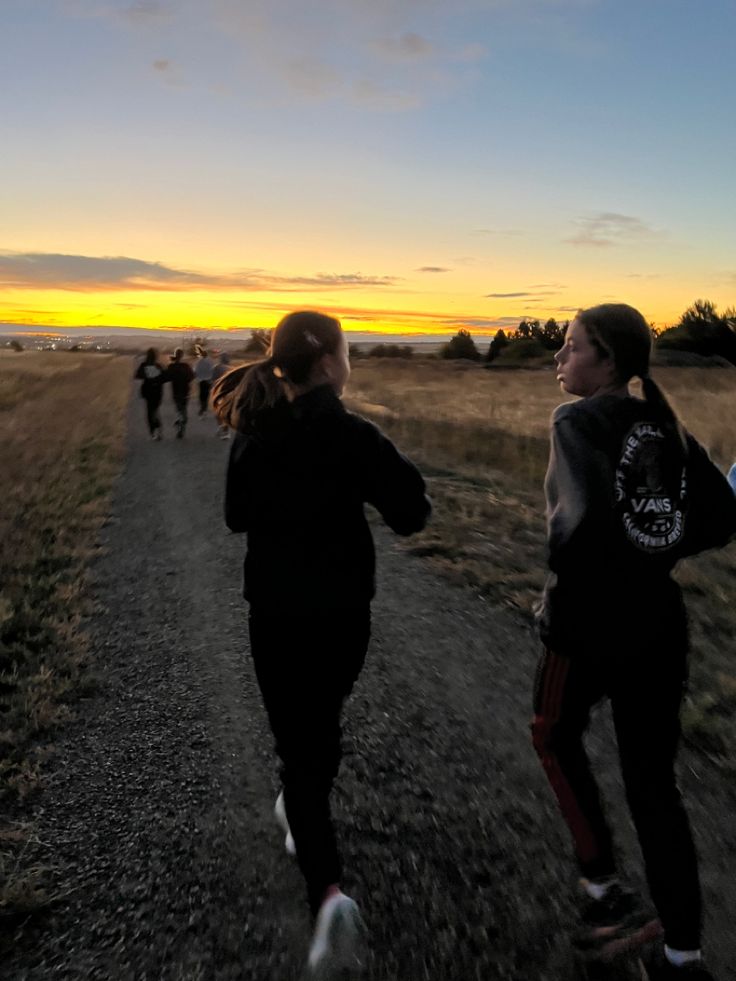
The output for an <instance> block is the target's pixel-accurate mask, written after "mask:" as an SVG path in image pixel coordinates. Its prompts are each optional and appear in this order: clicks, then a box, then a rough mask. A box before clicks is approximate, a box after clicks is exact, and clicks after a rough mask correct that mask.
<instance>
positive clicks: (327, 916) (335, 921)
mask: <svg viewBox="0 0 736 981" xmlns="http://www.w3.org/2000/svg"><path fill="white" fill-rule="evenodd" d="M365 951H366V928H365V924H364V923H363V919H362V917H361V915H360V911H359V910H358V907H357V905H356V903H355V902H354V901H353V900H352V899H350V897H349V896H346V895H345V894H344V893H342V892H340V891H339V890H335V891H334V892H333V893H331V895H329V896H328V898H327V899H325V901H324V902H323V903H322V905H321V906H320V909H319V913H318V914H317V922H316V924H315V927H314V935H313V937H312V944H311V946H310V948H309V957H308V958H307V973H308V976H309V978H310V979H312V981H338V979H340V981H342V979H347V978H353V977H356V976H357V975H358V974H360V973H361V972H362V970H363V968H364V967H365V959H366V958H365Z"/></svg>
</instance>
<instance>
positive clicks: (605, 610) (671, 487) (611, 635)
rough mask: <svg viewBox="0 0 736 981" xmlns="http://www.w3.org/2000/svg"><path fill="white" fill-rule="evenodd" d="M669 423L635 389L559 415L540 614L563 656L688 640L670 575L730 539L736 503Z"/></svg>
mask: <svg viewBox="0 0 736 981" xmlns="http://www.w3.org/2000/svg"><path fill="white" fill-rule="evenodd" d="M668 431H669V430H668V427H667V423H666V421H664V420H663V418H662V414H661V410H660V409H659V408H658V407H657V406H653V405H651V404H650V403H648V402H646V401H642V400H641V399H637V398H633V397H630V396H629V397H626V398H618V397H616V396H613V395H603V396H598V397H593V398H584V399H580V400H579V401H577V402H568V403H566V404H564V405H561V406H559V407H558V408H557V409H556V410H555V412H554V414H553V416H552V432H551V446H550V458H549V467H548V470H547V477H546V480H545V493H546V497H547V524H548V535H547V543H548V549H549V567H550V570H551V575H550V576H549V577H548V580H547V584H546V587H545V593H544V598H543V602H542V607H541V609H540V611H539V617H538V619H539V626H540V632H541V636H542V640H543V641H544V642H545V644H546V645H547V646H548V647H551V648H552V649H554V650H555V651H556V652H557V653H559V654H566V653H582V654H592V653H593V652H594V651H595V650H596V649H601V648H607V649H608V650H611V651H615V652H616V653H617V654H622V653H625V652H626V651H627V650H631V651H635V650H642V649H644V648H646V647H648V646H651V644H653V643H659V642H660V641H662V640H663V639H664V641H665V642H666V643H668V644H671V645H674V644H680V643H685V642H686V626H685V612H684V606H683V603H682V597H681V593H680V589H679V587H678V585H677V584H676V582H675V581H674V580H673V579H672V578H671V576H670V573H671V571H672V569H673V568H674V566H675V565H676V563H677V562H678V561H679V559H680V558H683V557H684V556H687V555H693V554H695V553H696V552H699V551H702V550H703V549H706V548H713V547H718V546H721V545H724V544H725V543H726V542H727V541H728V539H729V537H730V536H731V535H732V534H733V533H734V530H736V525H735V522H736V502H735V501H734V498H733V495H732V494H731V492H730V490H729V488H728V484H727V481H726V479H725V477H724V476H723V475H722V474H720V473H719V471H718V470H717V468H716V467H715V466H714V464H712V463H711V461H710V459H709V458H708V456H707V453H706V452H705V450H704V449H703V447H701V446H700V444H699V443H697V441H696V440H695V439H694V438H693V437H692V436H690V435H689V434H688V435H687V444H688V447H687V453H684V452H683V451H682V449H681V446H680V444H679V443H678V442H677V440H676V438H675V437H674V436H673V435H672V434H671V432H670V434H669V435H667V433H668ZM704 518H705V521H704Z"/></svg>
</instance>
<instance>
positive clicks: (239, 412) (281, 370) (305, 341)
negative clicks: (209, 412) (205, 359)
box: [212, 310, 343, 432]
mask: <svg viewBox="0 0 736 981" xmlns="http://www.w3.org/2000/svg"><path fill="white" fill-rule="evenodd" d="M342 342H343V333H342V328H341V327H340V321H339V320H336V319H335V318H334V317H329V316H328V315H327V314H325V313H319V312H318V311H317V310H296V311H294V312H293V313H288V314H287V315H286V316H285V317H283V318H282V319H281V320H280V321H279V323H278V325H277V327H276V329H275V330H274V331H273V334H272V337H271V347H270V352H269V356H268V357H266V358H263V359H262V360H261V361H256V362H255V363H254V364H249V365H244V366H243V367H242V368H235V369H234V370H233V371H229V372H228V373H227V374H226V375H223V376H222V378H221V379H219V381H217V382H216V384H215V386H214V388H213V390H212V408H213V409H214V412H215V415H216V416H217V419H218V420H219V422H220V425H221V426H230V428H231V429H236V430H239V431H240V432H248V431H249V430H250V429H251V428H252V426H253V422H254V421H255V418H256V416H257V415H258V414H259V413H261V412H263V411H264V410H268V409H272V408H273V407H274V406H275V405H276V404H277V403H278V402H280V401H281V399H282V398H284V397H285V394H286V392H285V386H290V385H291V386H298V385H305V384H307V383H308V382H309V379H310V377H311V375H312V372H313V370H314V366H315V365H316V364H317V363H318V362H319V360H320V358H322V357H323V355H325V354H334V353H335V352H336V351H337V350H338V349H339V345H340V344H341V343H342Z"/></svg>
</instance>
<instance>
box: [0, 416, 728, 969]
mask: <svg viewBox="0 0 736 981" xmlns="http://www.w3.org/2000/svg"><path fill="white" fill-rule="evenodd" d="M164 420H165V432H166V437H165V439H164V440H163V441H162V442H161V443H153V442H151V441H149V440H148V438H147V436H146V433H145V429H144V424H143V405H142V404H141V402H140V400H138V399H131V406H130V426H129V435H128V457H127V463H126V467H125V470H124V472H123V474H122V476H121V478H120V480H119V482H118V485H117V489H116V493H115V498H114V502H113V508H112V513H111V516H110V518H109V521H108V522H107V524H106V526H105V528H104V529H103V532H102V536H101V542H100V545H101V548H100V555H99V558H98V559H97V560H96V561H95V563H94V565H93V569H92V579H93V586H94V590H95V594H96V599H97V601H98V613H97V614H96V615H95V616H94V617H93V618H92V620H91V622H90V624H89V630H90V634H91V637H92V651H93V662H94V666H95V671H96V675H97V678H98V680H99V683H98V685H97V686H96V687H95V688H94V689H93V690H92V691H91V693H87V697H85V699H84V700H83V701H82V702H81V703H80V705H79V712H78V717H77V719H76V720H75V721H74V722H72V723H71V724H69V725H68V726H67V728H66V730H65V731H64V733H63V734H62V735H61V737H60V739H59V740H58V742H57V744H56V753H55V756H54V757H53V759H52V761H51V762H50V764H49V765H48V773H49V777H48V785H47V789H46V790H45V791H44V793H43V794H42V796H41V798H40V801H39V805H38V813H37V815H36V817H37V822H38V828H39V838H40V845H39V846H38V849H39V859H41V860H47V861H48V860H53V861H54V862H55V863H56V864H58V865H59V867H60V869H61V872H60V883H62V884H63V885H64V887H65V888H66V889H67V890H68V893H67V895H66V897H65V898H64V899H63V900H61V901H60V902H59V903H58V904H57V905H56V907H55V908H54V909H53V911H52V913H51V914H50V915H49V916H48V918H47V919H46V920H45V921H43V922H41V923H33V922H29V923H28V924H26V925H25V926H24V927H23V928H22V929H21V930H20V932H19V935H18V937H17V941H16V945H15V948H14V951H13V953H12V954H11V955H10V957H9V958H8V960H7V961H6V963H5V965H3V969H2V972H4V973H2V972H0V973H2V976H3V977H4V978H8V979H11V981H52V979H64V981H67V979H69V981H235V979H238V981H291V979H297V978H299V977H300V973H301V967H302V964H303V961H304V954H305V951H306V947H307V943H308V938H309V920H308V915H307V910H306V905H305V901H304V895H303V887H302V883H301V879H300V876H299V874H298V871H297V869H296V867H295V866H294V864H293V861H292V860H291V859H290V858H289V857H288V856H287V855H286V854H285V852H284V851H283V849H282V837H281V835H280V834H279V832H278V830H277V829H276V827H275V825H274V822H273V819H272V805H273V801H274V798H275V796H276V792H277V782H276V776H275V765H274V760H273V755H272V749H271V740H270V736H269V733H268V729H267V725H266V719H265V713H264V711H263V709H262V707H261V704H260V701H259V697H258V692H257V689H256V686H255V679H254V674H253V670H252V665H251V663H250V660H249V658H248V656H247V632H246V610H245V606H244V603H243V601H242V600H241V596H240V588H241V572H240V569H241V561H242V554H243V547H244V542H243V540H242V538H240V537H238V536H234V535H231V534H230V533H229V532H228V531H227V530H226V529H225V528H224V525H223V523H222V519H221V512H222V490H223V475H224V468H225V462H226V457H227V450H228V446H229V444H228V443H226V442H224V441H221V440H219V439H217V438H216V437H215V425H214V423H213V421H212V419H211V418H205V419H198V418H196V417H195V418H193V419H192V420H191V421H190V425H189V432H188V433H187V436H186V438H185V439H184V440H181V441H177V440H174V439H173V438H172V436H173V428H172V420H173V413H172V411H171V407H170V405H169V404H168V401H167V404H166V405H165V407H164ZM375 530H376V538H377V545H378V553H379V556H378V558H379V593H378V596H377V599H376V601H375V604H374V631H373V639H372V642H371V648H370V651H369V656H368V661H367V665H366V669H365V671H364V673H363V675H362V677H361V680H360V682H359V684H358V686H357V688H356V691H355V693H354V695H353V697H352V699H351V702H350V704H349V707H348V713H347V716H348V717H347V724H346V756H345V760H344V762H343V769H342V773H341V778H340V782H339V787H338V789H337V791H336V794H335V813H336V820H337V826H338V833H339V837H340V840H341V842H342V845H343V851H344V857H345V865H346V881H345V888H346V891H348V892H349V893H351V894H352V895H354V896H355V898H356V899H357V900H358V901H359V903H360V904H361V907H362V909H363V912H364V915H365V918H366V920H367V922H368V925H369V929H370V932H371V944H372V953H371V963H370V967H369V971H368V978H369V981H379V979H380V981H425V979H427V981H473V979H483V981H493V979H496V978H508V979H518V981H522V979H523V981H528V979H539V981H545V979H549V981H558V979H567V978H569V977H571V959H570V955H569V952H568V948H567V944H566V939H565V937H566V933H565V931H566V930H567V929H568V928H569V926H570V924H571V922H572V909H573V907H572V898H573V889H574V884H575V874H574V869H573V865H572V862H571V860H570V854H571V853H570V847H569V843H568V840H567V836H566V833H565V831H564V828H563V826H562V824H561V821H560V819H559V817H558V815H557V811H556V806H555V804H554V802H553V800H552V798H551V795H550V793H549V791H548V789H547V786H546V783H545V780H544V777H543V774H542V772H541V769H540V768H539V766H538V764H537V761H536V758H535V757H534V754H533V752H532V750H531V746H530V743H529V738H528V729H527V725H528V717H529V712H530V707H529V699H530V695H529V692H530V687H531V679H532V673H533V667H534V662H535V659H536V643H535V639H534V637H533V635H532V633H531V631H530V629H529V627H528V625H526V624H524V623H523V622H522V621H521V620H517V619H515V618H514V616H513V615H512V614H511V613H509V612H508V611H506V610H503V609H499V608H495V607H492V606H489V605H488V603H487V602H486V601H484V600H482V599H481V598H479V597H478V596H476V595H475V594H474V593H473V592H472V590H470V589H467V588H462V587H458V586H456V585H452V584H449V583H448V582H446V581H444V580H443V579H441V578H438V577H437V576H436V575H435V574H434V572H433V571H432V569H431V567H430V566H429V565H428V564H427V563H426V562H425V560H421V559H417V558H414V557H412V556H410V555H408V554H407V553H406V552H405V551H404V550H403V549H402V547H401V544H400V542H399V541H398V539H395V538H394V537H393V536H392V535H391V534H390V533H388V532H385V531H384V530H382V529H381V528H380V527H379V526H378V525H376V528H375ZM596 729H597V738H596V739H595V740H594V741H593V742H592V750H593V752H594V754H595V755H596V757H598V759H599V765H600V766H601V768H602V769H603V771H604V774H605V778H604V787H606V788H608V789H609V790H611V789H613V790H614V791H615V790H616V789H617V788H618V786H619V785H618V777H617V774H616V770H615V766H614V765H613V761H612V756H611V752H610V748H609V746H608V742H609V741H610V738H611V737H610V726H609V723H608V721H607V720H606V721H605V722H604V724H603V725H602V726H597V727H596ZM681 772H682V778H683V784H684V787H685V790H686V793H687V794H688V795H689V799H690V805H691V806H690V812H691V816H692V819H693V823H694V825H695V828H696V832H697V839H698V846H699V849H700V852H701V855H702V858H703V868H704V888H705V894H706V903H707V910H708V921H707V937H708V939H709V940H710V941H711V944H710V950H712V957H711V963H712V965H713V967H714V968H715V969H716V971H717V973H718V975H719V978H720V979H721V981H736V970H734V967H733V966H731V967H730V968H729V967H727V965H729V964H730V965H736V937H735V934H736V931H735V930H734V924H733V909H734V908H736V881H735V877H734V874H733V873H734V855H735V854H736V827H735V826H734V821H733V814H734V811H735V810H736V807H735V805H736V791H735V789H734V781H733V773H731V776H730V777H729V778H728V779H726V777H724V775H723V774H722V773H721V772H719V771H718V770H717V769H715V768H714V766H713V765H712V764H711V763H710V762H708V761H704V760H703V759H702V758H700V757H698V756H696V755H695V754H692V753H690V752H689V751H687V752H684V753H683V757H682V761H681ZM612 811H613V813H614V815H615V817H617V818H618V819H619V824H620V825H621V827H622V833H621V846H622V850H623V852H624V854H625V856H626V859H627V860H628V863H629V865H630V866H631V878H632V879H633V881H635V882H640V878H639V876H640V873H639V866H640V861H639V857H638V854H637V852H636V849H635V846H634V844H633V840H632V836H631V831H630V828H629V825H628V821H627V819H626V818H625V816H624V815H623V814H622V811H621V809H620V807H613V808H612Z"/></svg>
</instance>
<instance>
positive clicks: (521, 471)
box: [0, 351, 736, 916]
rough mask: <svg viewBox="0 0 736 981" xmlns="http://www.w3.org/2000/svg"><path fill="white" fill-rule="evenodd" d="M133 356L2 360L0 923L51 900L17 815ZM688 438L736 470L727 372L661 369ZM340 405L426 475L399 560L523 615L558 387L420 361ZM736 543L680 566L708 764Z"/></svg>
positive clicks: (111, 468)
mask: <svg viewBox="0 0 736 981" xmlns="http://www.w3.org/2000/svg"><path fill="white" fill-rule="evenodd" d="M130 375H131V363H130V360H129V359H128V358H122V357H114V356H108V355H92V354H71V353H67V352H55V353H51V352H48V353H41V352H38V353H34V352H22V353H14V352H7V351H6V352H0V449H1V450H2V459H3V466H2V470H1V471H0V502H1V507H0V708H1V709H2V711H1V712H0V800H2V802H3V806H4V808H5V811H6V812H7V813H8V814H10V815H12V816H13V819H14V820H13V822H12V823H8V824H5V825H4V826H0V916H2V915H4V914H9V913H11V912H12V913H22V912H23V911H24V910H28V909H33V908H38V907H39V906H42V905H43V904H44V903H45V902H47V901H48V900H49V898H52V897H51V894H50V892H49V882H51V881H53V879H52V877H49V876H48V875H47V874H45V873H44V870H42V869H38V868H33V867H30V868H29V867H28V864H27V863H24V847H25V844H26V843H27V842H28V841H29V839H32V836H33V828H32V827H31V826H29V825H28V824H27V823H25V818H24V815H25V814H27V813H28V809H27V808H25V805H24V799H25V798H27V797H28V795H29V794H31V793H32V792H33V791H34V789H35V788H36V787H37V786H38V784H39V782H40V781H41V780H42V776H43V762H44V759H45V758H46V756H47V755H48V753H50V752H52V751H53V738H54V729H55V727H57V726H58V725H59V724H60V723H61V722H63V721H64V719H65V718H67V717H68V715H69V713H70V711H72V699H71V696H72V695H74V696H78V695H79V693H80V690H82V689H83V688H84V686H85V685H89V684H90V680H89V673H88V672H87V671H86V666H85V647H84V637H83V633H82V631H81V628H80V622H81V618H82V617H83V615H84V613H85V611H86V609H87V607H88V604H89V598H88V596H87V595H86V593H85V566H86V563H87V561H88V559H89V556H90V554H91V551H92V550H93V548H94V543H95V540H96V536H97V532H98V529H99V527H100V523H101V522H102V521H103V520H104V518H105V516H106V515H107V514H108V511H109V501H110V491H111V488H112V485H113V481H114V479H115V476H116V474H117V473H118V471H119V468H120V465H121V460H122V445H123V432H124V419H125V413H124V406H125V403H126V400H127V398H128V394H129V391H130ZM658 377H659V379H660V381H661V382H662V384H663V386H664V387H665V389H666V390H667V392H668V393H669V394H670V396H671V397H672V400H673V402H674V403H675V404H676V406H677V408H678V410H679V411H680V413H681V415H682V418H683V420H684V421H685V423H686V425H687V426H688V428H690V429H691V430H692V431H693V432H694V433H695V435H697V436H698V437H699V438H700V439H701V440H702V441H703V442H704V443H705V444H706V445H707V446H709V447H710V448H711V450H712V452H713V454H714V456H715V457H716V459H717V460H718V462H719V463H721V464H723V465H725V464H728V463H730V462H732V461H733V460H734V459H736V429H735V428H734V426H733V422H732V420H733V416H734V408H735V407H736V371H731V370H726V369H723V370H716V369H713V370H707V369H696V368H687V369H675V368H670V369H662V370H661V371H660V372H659V373H658ZM346 400H347V402H348V404H349V405H350V407H352V408H354V409H356V410H357V411H359V412H361V413H363V414H365V415H367V416H368V417H370V418H372V419H374V420H375V421H377V422H378V423H379V425H381V426H382V428H384V429H385V430H386V431H387V432H388V433H389V434H390V435H391V436H392V437H393V438H395V439H396V441H397V442H398V443H399V445H400V446H401V447H402V449H405V450H406V451H407V452H408V453H409V454H410V455H411V456H413V458H414V459H415V460H416V461H417V462H418V463H419V464H420V465H421V466H422V468H423V470H424V472H425V474H426V475H427V477H428V481H429V485H430V493H431V494H432V497H433V500H434V505H435V512H434V517H433V521H432V523H431V525H430V527H429V528H428V529H427V530H426V531H425V532H424V533H422V534H421V535H420V536H417V537H416V538H414V539H412V540H411V541H410V542H409V543H408V544H407V545H406V547H407V548H410V549H412V550H413V551H415V552H417V553H418V554H421V555H424V556H427V557H428V558H429V560H430V561H431V562H432V563H433V564H434V565H435V567H436V568H438V569H439V570H441V571H442V573H443V574H446V575H448V576H451V577H455V578H458V579H460V580H462V581H463V582H464V583H467V584H470V585H471V586H472V588H474V589H475V590H477V592H478V593H480V594H482V595H484V596H488V597H489V598H490V599H491V600H493V601H496V602H501V603H503V604H506V605H508V606H511V607H512V608H514V609H515V610H517V611H518V612H519V614H520V615H521V616H523V617H530V615H531V610H532V607H533V604H534V603H535V601H536V599H537V597H538V595H539V591H540V589H541V585H542V582H543V579H544V518H543V507H544V505H543V497H542V479H543V475H544V470H545V467H546V460H547V425H548V419H549V415H550V413H551V411H552V409H553V408H554V406H555V405H557V404H558V403H559V402H560V401H561V396H560V393H559V390H558V387H557V385H556V384H555V381H554V376H553V374H552V372H551V371H545V370H538V371H528V370H516V371H511V370H497V369H492V370H486V369H484V368H483V367H481V366H479V365H473V364H460V363H453V362H440V361H434V360H430V359H422V360H420V359H416V360H413V361H401V362H399V361H393V360H377V359H361V360H358V361H356V363H355V364H354V373H353V377H352V379H351V383H350V389H349V391H348V393H347V399H346ZM735 559H736V545H732V546H731V547H730V548H729V549H727V550H724V551H723V552H720V553H714V554H710V555H706V556H703V557H701V558H699V559H697V560H691V561H689V562H687V563H685V564H684V565H683V567H682V568H681V569H680V570H679V572H678V576H679V578H680V580H681V582H682V583H683V585H684V587H685V590H686V593H687V598H688V603H689V607H690V610H691V613H692V622H693V639H694V648H695V656H694V659H693V660H694V670H693V693H692V697H691V699H690V702H689V704H688V706H687V710H686V732H687V735H688V738H689V739H690V740H691V741H692V742H693V743H694V744H695V745H697V746H698V748H699V749H700V750H701V751H702V752H706V753H708V754H709V755H710V756H712V757H713V759H714V760H716V761H718V763H719V765H720V766H722V767H724V769H725V768H728V767H731V768H733V763H732V762H729V760H733V750H734V749H736V721H735V719H736V668H734V666H733V654H732V648H733V636H734V633H736V582H735V579H736V577H734V575H733V565H734V560H735Z"/></svg>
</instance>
